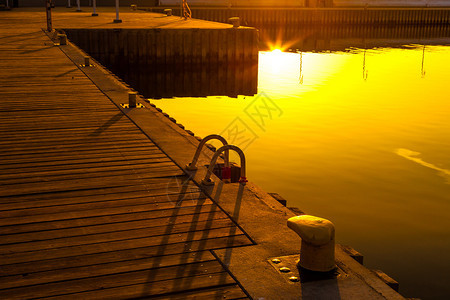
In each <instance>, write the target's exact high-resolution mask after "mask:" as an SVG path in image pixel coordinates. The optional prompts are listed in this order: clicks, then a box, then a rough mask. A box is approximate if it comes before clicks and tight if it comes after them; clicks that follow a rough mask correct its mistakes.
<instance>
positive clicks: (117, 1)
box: [114, 0, 122, 23]
mask: <svg viewBox="0 0 450 300" xmlns="http://www.w3.org/2000/svg"><path fill="white" fill-rule="evenodd" d="M114 23H122V20H121V19H119V0H116V18H115V19H114Z"/></svg>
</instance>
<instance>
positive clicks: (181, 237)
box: [0, 227, 243, 264]
mask: <svg viewBox="0 0 450 300" xmlns="http://www.w3.org/2000/svg"><path fill="white" fill-rule="evenodd" d="M242 234H243V233H242V231H241V230H240V229H237V228H235V227H233V228H231V229H230V228H219V229H211V230H208V231H195V232H191V233H181V234H168V235H166V236H156V237H144V238H135V239H126V238H124V239H123V240H118V241H111V242H107V243H93V244H86V245H76V246H67V247H62V248H54V249H45V250H40V251H28V252H13V253H8V254H1V255H0V258H1V260H2V261H3V262H8V263H9V264H16V263H23V262H30V261H37V260H44V259H46V260H49V259H57V258H63V257H65V258H68V257H72V256H81V255H90V254H95V253H102V252H112V251H119V250H127V249H133V248H143V247H160V248H166V245H169V244H179V243H186V241H189V243H191V242H193V241H197V240H209V239H214V238H220V237H229V238H230V240H232V239H233V237H234V236H239V235H242ZM189 243H188V244H189ZM164 254H165V252H164Z"/></svg>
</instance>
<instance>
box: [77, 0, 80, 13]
mask: <svg viewBox="0 0 450 300" xmlns="http://www.w3.org/2000/svg"><path fill="white" fill-rule="evenodd" d="M77 11H81V7H80V0H77Z"/></svg>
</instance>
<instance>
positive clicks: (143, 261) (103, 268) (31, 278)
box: [0, 251, 215, 289]
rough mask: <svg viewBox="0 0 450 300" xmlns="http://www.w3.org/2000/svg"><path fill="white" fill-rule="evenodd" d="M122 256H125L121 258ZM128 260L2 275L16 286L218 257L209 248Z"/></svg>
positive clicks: (1, 285) (1, 280) (6, 284)
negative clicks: (193, 251) (194, 251)
mask: <svg viewBox="0 0 450 300" xmlns="http://www.w3.org/2000/svg"><path fill="white" fill-rule="evenodd" d="M121 259H122V258H121ZM123 259H125V260H118V261H111V262H107V263H102V264H97V265H95V268H93V267H92V266H90V265H87V266H79V267H73V268H65V269H56V270H47V271H40V272H39V271H37V272H36V271H32V272H30V273H26V274H25V275H24V274H18V275H9V276H2V277H0V289H6V288H14V287H20V286H29V285H37V284H42V283H49V282H58V281H66V280H73V279H80V278H89V277H93V276H103V275H109V274H117V273H124V272H131V271H138V270H151V269H158V268H164V267H168V266H177V265H178V266H179V265H186V264H190V263H194V262H208V261H214V260H215V258H214V256H213V255H212V254H211V253H210V252H209V251H200V252H196V253H192V254H191V253H181V254H173V255H166V256H163V257H161V256H158V257H142V258H138V259H136V258H133V257H128V259H127V258H126V257H123Z"/></svg>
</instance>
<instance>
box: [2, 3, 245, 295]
mask: <svg viewBox="0 0 450 300" xmlns="http://www.w3.org/2000/svg"><path fill="white" fill-rule="evenodd" d="M34 14H35V15H36V14H37V15H38V16H37V17H32V16H29V17H30V18H28V17H27V16H26V13H23V15H21V14H20V13H19V14H15V15H11V14H7V13H1V12H0V23H1V28H0V53H1V56H0V99H1V102H0V137H1V138H0V145H1V146H0V164H1V169H0V185H1V188H0V232H1V235H0V264H1V267H0V298H1V299H28V298H47V297H51V298H52V299H60V298H67V299H90V298H96V299H116V298H135V297H146V296H150V295H151V296H153V297H154V298H157V299H159V297H160V298H170V299H194V298H195V299H219V298H220V299H224V298H226V299H241V298H246V294H245V293H244V292H243V291H242V290H241V288H240V287H239V286H238V285H237V283H236V281H235V280H234V279H233V278H232V277H231V276H230V274H229V273H228V272H227V271H226V270H225V269H224V268H223V266H222V265H221V264H220V263H219V261H218V260H217V259H216V258H215V257H214V256H213V255H212V254H211V252H210V250H211V249H218V248H227V247H234V246H242V245H249V244H252V243H251V241H250V240H249V239H248V238H247V237H246V235H245V234H244V233H243V232H242V231H241V230H240V229H239V228H237V227H236V225H235V224H234V222H233V221H232V220H231V219H230V218H229V217H228V216H227V215H226V214H225V213H224V212H223V211H222V210H221V209H220V208H219V207H218V206H217V205H215V204H214V203H213V202H212V201H211V200H210V199H208V198H206V197H205V196H203V195H202V194H201V193H200V191H199V189H198V188H197V187H196V186H195V185H194V184H192V183H191V182H188V183H187V184H186V183H185V184H183V180H185V179H186V176H185V175H184V173H183V172H182V170H181V169H180V168H179V167H178V166H177V165H176V164H175V163H174V162H173V161H172V160H171V159H170V158H169V157H168V156H167V155H166V154H164V153H163V152H162V151H161V150H160V149H159V148H158V146H157V145H155V143H153V142H152V140H150V139H149V138H148V137H147V136H146V135H145V134H144V133H143V132H142V131H141V130H140V129H139V128H138V127H136V125H134V123H132V122H131V121H130V120H129V119H128V118H127V117H126V116H125V115H124V114H123V113H122V112H121V111H120V110H119V109H118V108H117V107H116V106H115V105H114V104H113V103H112V102H111V101H110V99H108V98H107V97H106V96H105V94H104V93H102V92H101V91H100V90H99V89H98V88H97V87H96V86H95V85H94V84H93V83H92V82H91V81H90V80H89V79H88V78H87V77H86V76H85V75H84V74H83V73H82V72H81V70H80V67H79V66H77V65H74V64H73V62H72V61H71V60H69V59H68V58H67V56H66V55H65V54H64V53H63V52H62V51H61V50H60V49H59V48H58V47H55V46H54V45H53V42H52V41H51V40H50V39H49V38H48V37H47V35H46V34H45V33H44V32H43V31H42V30H41V27H45V25H44V22H43V21H44V19H43V18H42V17H43V16H44V15H43V14H40V13H34ZM41 18H42V19H41ZM26 19H28V20H27V21H24V20H26Z"/></svg>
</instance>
